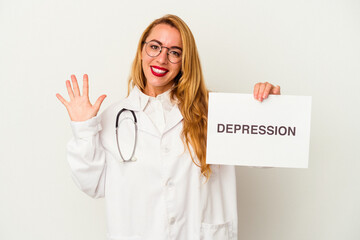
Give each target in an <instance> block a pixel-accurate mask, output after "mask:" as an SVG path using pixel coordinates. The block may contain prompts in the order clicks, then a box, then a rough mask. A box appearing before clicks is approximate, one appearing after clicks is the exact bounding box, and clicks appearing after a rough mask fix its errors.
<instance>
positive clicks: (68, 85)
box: [56, 74, 106, 109]
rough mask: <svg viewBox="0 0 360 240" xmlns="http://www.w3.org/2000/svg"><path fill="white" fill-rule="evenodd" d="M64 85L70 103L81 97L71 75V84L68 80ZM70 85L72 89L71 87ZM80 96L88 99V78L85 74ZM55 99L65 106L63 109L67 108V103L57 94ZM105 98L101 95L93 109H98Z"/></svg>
mask: <svg viewBox="0 0 360 240" xmlns="http://www.w3.org/2000/svg"><path fill="white" fill-rule="evenodd" d="M65 84H66V89H67V92H68V94H69V97H70V102H71V101H73V100H74V99H75V98H76V97H81V93H80V89H79V85H78V82H77V79H76V76H75V75H71V83H70V81H69V80H66V82H65ZM71 85H72V87H71ZM82 96H86V97H87V98H88V99H89V77H88V75H87V74H84V76H83V95H82ZM56 97H57V98H58V99H59V100H60V102H61V103H62V104H64V105H65V107H67V106H68V105H69V102H68V101H66V100H65V98H63V97H62V96H61V95H60V94H59V93H57V94H56ZM105 98H106V95H102V96H100V97H99V98H98V99H97V100H96V102H95V104H94V107H95V109H99V108H100V106H101V104H102V102H103V101H104V99H105Z"/></svg>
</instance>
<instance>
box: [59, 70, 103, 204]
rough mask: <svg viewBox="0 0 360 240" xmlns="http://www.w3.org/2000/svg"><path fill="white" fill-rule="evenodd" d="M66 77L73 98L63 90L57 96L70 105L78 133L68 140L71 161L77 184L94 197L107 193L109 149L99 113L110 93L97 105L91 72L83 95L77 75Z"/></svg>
mask: <svg viewBox="0 0 360 240" xmlns="http://www.w3.org/2000/svg"><path fill="white" fill-rule="evenodd" d="M71 81H72V85H73V89H72V88H71V84H70V81H69V80H67V81H66V88H67V91H68V94H69V97H70V101H66V100H65V99H64V98H63V97H62V96H61V95H60V94H56V97H57V98H58V99H59V100H60V101H61V102H62V104H63V105H64V106H65V107H66V109H67V111H68V113H69V116H70V119H71V120H72V122H71V127H72V131H73V135H74V137H73V138H72V140H71V141H70V142H69V144H68V147H67V149H68V154H67V156H68V161H69V165H70V168H71V170H72V177H73V179H74V181H75V183H76V185H77V186H78V187H79V188H80V189H81V190H82V191H83V192H85V193H86V194H88V195H89V196H91V197H94V198H98V197H103V196H104V186H105V169H106V167H105V165H106V162H105V152H104V150H103V147H102V145H101V142H100V137H99V135H100V131H101V124H100V117H96V115H97V113H98V111H99V109H100V106H101V103H102V102H103V100H104V99H105V97H106V95H102V96H100V97H99V98H98V99H97V101H96V102H95V104H94V105H92V104H91V103H90V100H89V85H88V76H87V75H86V74H85V75H84V77H83V95H82V96H81V95H80V90H79V86H78V83H77V80H76V77H75V76H74V75H72V76H71Z"/></svg>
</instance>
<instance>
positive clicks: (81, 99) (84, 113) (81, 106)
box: [56, 74, 106, 122]
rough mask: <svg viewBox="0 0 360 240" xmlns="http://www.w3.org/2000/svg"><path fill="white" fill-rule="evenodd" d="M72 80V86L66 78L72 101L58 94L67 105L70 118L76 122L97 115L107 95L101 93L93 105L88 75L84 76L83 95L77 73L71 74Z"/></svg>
mask: <svg viewBox="0 0 360 240" xmlns="http://www.w3.org/2000/svg"><path fill="white" fill-rule="evenodd" d="M71 82H72V87H71V83H70V81H69V80H66V88H67V91H68V94H69V97H70V101H66V100H65V99H64V98H63V97H62V96H61V95H60V94H59V93H57V94H56V97H57V98H58V99H59V100H60V101H61V103H62V104H64V106H65V107H66V110H67V111H68V113H69V116H70V119H71V120H72V121H75V122H80V121H86V120H88V119H90V118H92V117H95V116H96V114H97V113H98V111H99V109H100V106H101V104H102V102H103V101H104V99H105V98H106V95H101V96H100V97H99V98H98V99H97V100H96V102H95V104H94V105H92V104H91V103H90V100H89V80H88V75H87V74H84V76H83V91H82V95H81V94H80V89H79V85H78V82H77V80H76V77H75V75H71Z"/></svg>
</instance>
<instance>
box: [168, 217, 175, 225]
mask: <svg viewBox="0 0 360 240" xmlns="http://www.w3.org/2000/svg"><path fill="white" fill-rule="evenodd" d="M174 223H175V218H173V217H172V218H170V219H169V224H170V225H173V224H174Z"/></svg>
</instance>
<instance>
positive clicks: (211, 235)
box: [200, 221, 236, 240]
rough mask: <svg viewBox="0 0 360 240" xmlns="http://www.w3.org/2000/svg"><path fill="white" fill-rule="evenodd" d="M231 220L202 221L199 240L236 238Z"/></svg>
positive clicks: (228, 239)
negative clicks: (220, 221) (210, 222)
mask: <svg viewBox="0 0 360 240" xmlns="http://www.w3.org/2000/svg"><path fill="white" fill-rule="evenodd" d="M235 238H236V234H235V231H234V227H233V222H232V221H229V222H226V223H223V224H209V223H202V224H201V231H200V240H236V239H235Z"/></svg>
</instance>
